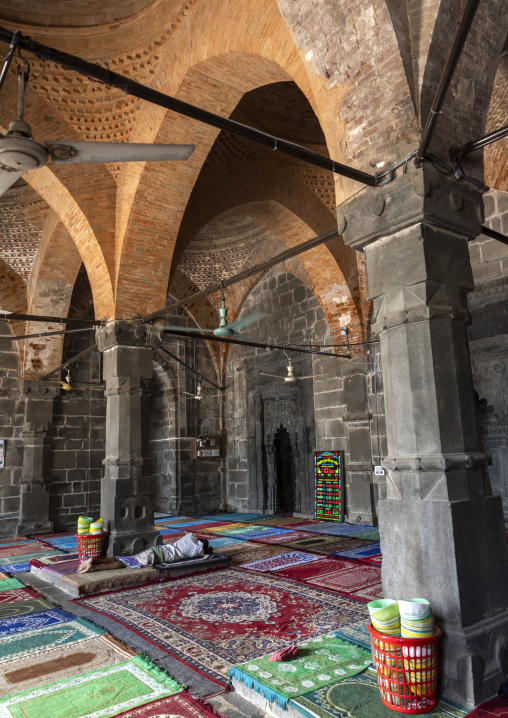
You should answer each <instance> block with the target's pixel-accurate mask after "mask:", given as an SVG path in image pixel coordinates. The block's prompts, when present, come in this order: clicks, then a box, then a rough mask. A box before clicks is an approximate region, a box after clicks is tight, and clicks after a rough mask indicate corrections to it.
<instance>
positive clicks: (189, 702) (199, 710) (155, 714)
mask: <svg viewBox="0 0 508 718" xmlns="http://www.w3.org/2000/svg"><path fill="white" fill-rule="evenodd" d="M116 718H227V716H225V715H224V713H221V712H220V711H218V710H217V709H216V708H214V707H213V706H211V705H210V704H209V703H206V701H203V700H196V699H195V698H192V696H190V695H189V694H188V693H177V694H176V695H175V696H170V697H169V698H161V700H159V701H153V703H146V704H145V705H144V706H140V707H139V708H134V709H133V710H130V711H127V712H126V713H120V714H119V715H117V716H116Z"/></svg>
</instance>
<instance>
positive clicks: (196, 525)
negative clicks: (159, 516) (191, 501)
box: [171, 520, 228, 531]
mask: <svg viewBox="0 0 508 718" xmlns="http://www.w3.org/2000/svg"><path fill="white" fill-rule="evenodd" d="M221 525H223V526H227V525H228V524H227V522H226V521H207V520H205V521H182V523H175V524H171V528H178V526H181V527H182V528H187V527H189V530H190V531H194V529H199V530H200V529H206V528H209V527H210V526H221Z"/></svg>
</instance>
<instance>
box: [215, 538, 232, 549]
mask: <svg viewBox="0 0 508 718" xmlns="http://www.w3.org/2000/svg"><path fill="white" fill-rule="evenodd" d="M208 543H209V544H210V546H211V547H212V548H213V549H216V548H221V547H222V546H235V545H236V544H238V539H236V538H227V537H224V538H216V539H214V538H211V539H210V540H209V541H208Z"/></svg>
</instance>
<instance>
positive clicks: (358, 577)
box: [307, 559, 383, 601]
mask: <svg viewBox="0 0 508 718" xmlns="http://www.w3.org/2000/svg"><path fill="white" fill-rule="evenodd" d="M335 560H336V561H337V563H338V562H339V560H338V559H335ZM341 563H342V562H341ZM345 563H346V562H344V564H345ZM307 583H309V584H310V585H312V586H316V588H325V589H326V590H327V591H338V592H339V593H343V594H345V595H347V596H351V597H352V598H360V599H362V600H363V601H375V600H376V599H379V598H383V587H382V585H381V569H379V568H376V567H374V566H365V565H364V566H361V565H356V566H351V564H349V565H346V566H344V565H343V566H342V567H340V568H338V569H336V570H335V571H331V572H330V573H326V574H322V575H320V576H316V577H315V578H311V579H308V580H307Z"/></svg>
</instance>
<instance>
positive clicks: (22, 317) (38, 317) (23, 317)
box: [0, 310, 104, 326]
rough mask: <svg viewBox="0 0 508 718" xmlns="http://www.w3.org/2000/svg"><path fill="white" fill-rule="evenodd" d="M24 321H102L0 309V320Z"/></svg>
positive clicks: (71, 322)
mask: <svg viewBox="0 0 508 718" xmlns="http://www.w3.org/2000/svg"><path fill="white" fill-rule="evenodd" d="M11 320H16V321H26V322H44V323H45V324H90V325H93V326H99V325H102V324H104V322H101V321H99V320H98V319H71V318H70V317H47V316H45V315H42V314H2V311H1V310H0V321H6V322H8V321H11Z"/></svg>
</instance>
